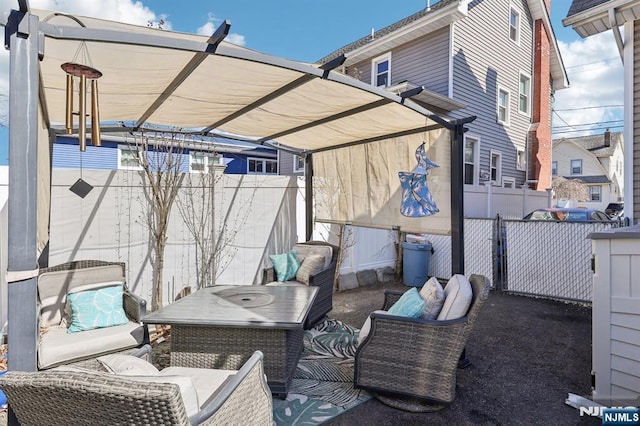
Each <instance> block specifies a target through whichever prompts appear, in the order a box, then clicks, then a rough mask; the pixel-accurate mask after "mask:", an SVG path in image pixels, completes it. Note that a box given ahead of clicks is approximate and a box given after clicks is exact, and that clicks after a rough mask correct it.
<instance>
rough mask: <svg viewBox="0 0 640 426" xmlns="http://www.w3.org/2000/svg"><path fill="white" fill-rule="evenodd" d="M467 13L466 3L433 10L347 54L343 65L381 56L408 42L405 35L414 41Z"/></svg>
mask: <svg viewBox="0 0 640 426" xmlns="http://www.w3.org/2000/svg"><path fill="white" fill-rule="evenodd" d="M468 12H469V7H468V2H467V1H458V2H454V3H451V4H450V5H447V6H445V7H443V8H441V9H438V10H434V11H433V13H430V14H428V15H425V16H424V17H422V18H420V19H418V20H416V21H413V22H411V23H410V24H408V25H406V26H404V27H402V28H399V29H397V30H396V31H393V32H391V33H389V34H386V35H384V36H382V37H380V38H376V39H373V40H371V42H369V43H368V44H366V45H365V46H362V47H359V48H357V49H354V50H352V51H350V52H347V53H346V54H345V55H346V57H347V60H346V61H345V63H344V65H345V66H350V65H353V64H355V63H358V62H360V61H362V60H364V59H368V58H371V57H373V56H377V55H381V54H383V53H385V52H388V51H390V50H392V49H393V48H395V47H397V46H400V45H402V44H404V43H406V42H407V41H408V39H407V35H410V38H411V39H416V38H418V37H421V36H423V35H425V34H429V33H431V32H433V31H435V30H438V29H440V28H443V27H446V26H448V25H451V24H452V23H453V22H456V21H459V20H460V19H462V18H464V17H466V16H467V15H468Z"/></svg>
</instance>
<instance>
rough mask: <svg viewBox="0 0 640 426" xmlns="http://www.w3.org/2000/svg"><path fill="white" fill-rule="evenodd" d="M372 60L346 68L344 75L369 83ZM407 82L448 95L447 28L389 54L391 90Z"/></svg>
mask: <svg viewBox="0 0 640 426" xmlns="http://www.w3.org/2000/svg"><path fill="white" fill-rule="evenodd" d="M373 59H375V58H369V59H367V60H364V61H361V62H358V63H357V64H355V65H353V66H350V67H348V69H347V74H349V75H351V76H354V77H357V78H358V79H360V80H362V81H365V82H367V83H371V63H372V60H373ZM403 81H410V82H412V83H415V84H417V85H420V86H424V87H425V88H426V89H428V90H431V91H433V92H437V93H440V94H442V95H444V96H447V95H448V94H449V27H446V28H442V29H440V30H438V31H436V32H433V33H431V34H428V35H426V36H424V37H420V38H418V39H415V40H412V41H410V42H408V43H405V44H403V45H402V46H400V47H398V48H396V49H394V50H393V52H392V53H391V84H390V85H391V86H393V85H396V84H398V83H402V82H403Z"/></svg>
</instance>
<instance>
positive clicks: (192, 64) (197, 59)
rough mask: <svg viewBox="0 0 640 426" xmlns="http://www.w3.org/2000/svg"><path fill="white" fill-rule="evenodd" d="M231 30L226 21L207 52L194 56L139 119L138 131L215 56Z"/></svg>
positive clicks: (210, 41)
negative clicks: (186, 81)
mask: <svg viewBox="0 0 640 426" xmlns="http://www.w3.org/2000/svg"><path fill="white" fill-rule="evenodd" d="M230 28H231V23H230V22H229V21H224V22H223V23H222V25H220V26H219V27H218V29H216V30H215V31H214V32H213V35H212V36H211V37H209V40H207V43H208V44H209V46H208V47H207V49H206V51H204V52H198V53H196V54H195V55H193V57H192V58H191V60H190V61H189V62H188V63H187V65H185V66H184V68H182V71H180V73H178V75H176V77H175V78H174V79H173V81H172V82H171V83H169V85H168V86H167V87H166V89H164V91H163V92H162V93H161V94H160V96H158V99H156V100H155V101H154V102H153V104H151V106H150V107H149V108H148V109H147V110H146V111H145V112H144V114H142V116H141V117H140V118H139V119H138V122H137V123H136V126H135V128H136V130H137V129H139V128H140V126H142V124H144V122H146V121H147V119H148V118H149V117H150V116H151V114H153V113H154V112H156V110H157V109H158V108H160V106H161V105H162V104H163V103H164V102H165V101H166V100H167V99H168V98H169V96H171V94H173V92H175V91H176V89H177V88H178V87H180V85H181V84H182V83H184V81H185V80H186V79H187V78H188V77H189V76H190V75H191V74H192V73H193V72H194V71H195V70H196V69H197V68H198V67H199V66H200V64H201V63H202V62H203V61H204V60H205V59H207V57H209V55H211V54H213V53H214V52H215V51H216V49H217V48H218V45H219V44H220V43H221V42H222V40H224V38H225V37H226V36H227V34H229V29H230Z"/></svg>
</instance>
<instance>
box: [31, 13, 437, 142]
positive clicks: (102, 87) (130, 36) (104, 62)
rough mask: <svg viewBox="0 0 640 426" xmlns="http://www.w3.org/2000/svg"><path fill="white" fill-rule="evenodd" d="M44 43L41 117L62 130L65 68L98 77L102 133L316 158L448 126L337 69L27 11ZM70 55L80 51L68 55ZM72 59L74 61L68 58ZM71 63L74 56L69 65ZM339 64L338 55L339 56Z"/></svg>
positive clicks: (193, 38) (190, 37) (200, 39)
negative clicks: (162, 130)
mask: <svg viewBox="0 0 640 426" xmlns="http://www.w3.org/2000/svg"><path fill="white" fill-rule="evenodd" d="M31 12H32V13H34V14H36V15H38V16H39V17H40V20H41V22H40V25H39V30H40V31H41V32H42V33H43V34H44V36H45V43H44V51H43V55H42V61H41V63H40V71H41V83H42V85H41V92H42V93H41V94H42V95H43V96H42V99H43V100H44V104H43V106H44V108H43V110H44V112H45V120H46V121H47V123H49V125H50V127H51V128H53V129H55V130H56V131H59V132H62V131H63V129H64V123H65V88H66V86H65V72H64V71H63V70H62V69H61V67H60V66H61V64H63V63H65V62H80V63H82V61H84V62H87V63H85V65H89V66H91V67H93V68H95V69H97V70H99V71H100V72H102V77H100V78H99V79H98V84H99V102H100V121H101V123H102V126H101V127H103V132H105V131H109V127H108V126H109V125H112V126H114V130H116V129H117V130H120V131H122V127H121V126H122V124H124V125H125V126H127V127H131V128H139V127H141V126H170V127H171V128H172V129H174V130H175V129H180V130H181V131H186V132H193V133H200V134H211V135H223V136H225V137H236V138H238V139H241V140H247V141H255V142H258V143H261V144H265V143H269V142H270V141H273V140H276V141H277V142H278V144H279V145H280V147H282V146H284V147H289V148H292V149H293V150H296V151H307V152H316V151H322V150H326V149H330V148H335V147H338V146H344V145H350V144H354V143H361V142H371V141H375V140H381V139H387V138H390V137H394V136H400V135H406V134H412V133H419V132H423V131H425V130H427V129H433V128H438V127H443V126H448V124H449V123H448V122H447V121H446V120H443V119H442V118H440V117H439V116H437V115H435V114H433V113H432V112H431V111H429V110H427V109H425V108H423V107H421V106H419V105H418V104H417V103H414V102H413V101H411V100H410V99H408V98H407V96H414V95H417V94H418V93H419V90H418V91H416V90H413V91H409V92H408V93H405V94H400V95H396V94H392V93H389V92H388V91H386V90H384V89H383V88H376V87H373V86H371V85H369V84H366V83H363V82H360V81H358V80H356V79H354V78H352V77H349V76H346V75H343V74H341V73H338V72H331V69H332V68H335V67H337V66H339V65H340V64H341V63H342V61H340V60H337V61H333V62H332V63H329V64H327V65H324V66H322V67H320V66H316V65H312V64H307V63H301V62H296V61H291V60H286V59H282V58H278V57H274V56H270V55H266V54H263V53H259V52H256V51H252V50H249V49H246V48H243V47H240V46H237V45H234V44H231V43H227V42H225V41H223V40H222V39H223V38H224V35H225V33H226V32H228V23H225V24H223V25H222V26H221V27H220V28H218V31H216V33H215V34H214V35H213V36H212V37H209V38H207V37H204V36H198V35H194V34H184V33H176V32H171V31H166V30H160V29H153V28H146V27H141V26H135V25H129V24H123V23H119V22H110V21H103V20H99V19H95V18H88V17H79V16H73V17H71V16H69V15H64V14H60V13H55V12H51V11H43V10H32V11H31ZM76 52H79V54H77V55H76ZM75 56H77V57H75ZM74 57H75V58H74ZM339 59H340V58H339Z"/></svg>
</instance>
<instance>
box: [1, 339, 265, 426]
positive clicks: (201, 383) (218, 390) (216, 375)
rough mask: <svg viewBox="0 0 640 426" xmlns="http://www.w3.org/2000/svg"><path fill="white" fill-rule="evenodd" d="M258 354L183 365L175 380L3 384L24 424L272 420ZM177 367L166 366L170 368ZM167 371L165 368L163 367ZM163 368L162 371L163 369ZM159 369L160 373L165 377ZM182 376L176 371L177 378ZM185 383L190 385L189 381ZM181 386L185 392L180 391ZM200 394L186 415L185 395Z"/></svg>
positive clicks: (11, 377)
mask: <svg viewBox="0 0 640 426" xmlns="http://www.w3.org/2000/svg"><path fill="white" fill-rule="evenodd" d="M262 359H263V357H262V353H261V352H259V351H256V352H255V353H254V354H253V355H252V356H251V358H249V360H248V361H246V362H245V364H244V365H243V366H242V367H241V368H240V369H239V370H238V371H231V370H208V369H200V368H180V369H179V371H173V370H172V371H171V372H170V374H171V375H174V374H181V375H182V376H180V377H181V378H182V379H185V380H188V381H189V382H190V383H192V386H193V388H191V389H190V390H191V392H192V393H191V394H188V393H187V392H185V390H184V389H183V387H182V385H179V384H176V382H171V383H167V382H163V381H162V380H164V379H160V380H158V381H145V380H146V378H145V377H142V378H141V377H140V376H136V377H135V380H134V378H133V377H131V376H127V375H121V374H112V373H107V372H97V371H88V370H87V371H81V370H79V371H73V370H68V369H62V370H59V369H55V368H54V369H51V370H45V371H37V372H31V373H23V372H13V371H11V372H8V373H7V374H5V375H4V376H2V377H0V389H2V391H3V392H4V393H5V394H6V395H7V398H8V401H9V406H10V407H11V409H12V411H13V413H14V414H15V416H16V418H17V420H18V421H19V422H20V424H21V425H23V426H27V425H87V424H91V425H115V424H120V425H138V424H140V425H141V424H153V425H189V424H192V425H198V424H203V425H268V426H271V425H272V424H273V411H272V410H273V401H272V399H271V392H270V391H269V388H268V386H267V383H266V379H265V376H264V372H263V369H262ZM172 368H173V369H175V368H176V367H169V368H168V369H172ZM165 370H167V369H165ZM165 370H163V371H162V372H164V371H165ZM162 372H160V374H162ZM173 377H177V376H175V375H174V376H173ZM187 383H188V382H187ZM181 389H183V390H182V392H181ZM193 395H196V396H195V398H194V399H195V402H193V401H190V402H191V403H192V404H195V407H194V408H192V409H193V410H194V411H195V412H194V413H193V414H191V415H189V413H188V408H187V406H188V403H187V402H186V400H187V399H188V398H190V397H192V398H193Z"/></svg>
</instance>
